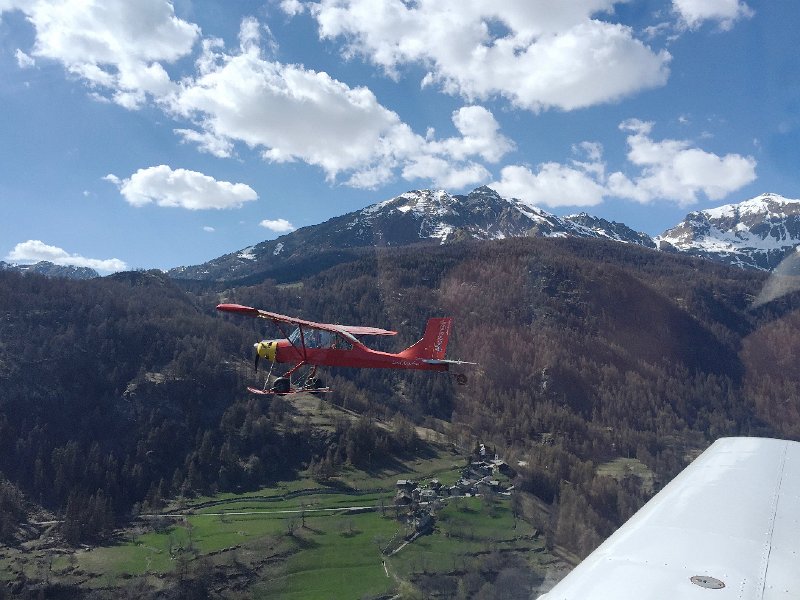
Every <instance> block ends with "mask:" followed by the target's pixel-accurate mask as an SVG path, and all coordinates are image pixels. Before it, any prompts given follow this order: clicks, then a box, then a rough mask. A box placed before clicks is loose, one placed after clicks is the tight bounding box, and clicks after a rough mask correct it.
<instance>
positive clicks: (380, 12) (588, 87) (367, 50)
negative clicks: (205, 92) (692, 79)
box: [284, 0, 671, 111]
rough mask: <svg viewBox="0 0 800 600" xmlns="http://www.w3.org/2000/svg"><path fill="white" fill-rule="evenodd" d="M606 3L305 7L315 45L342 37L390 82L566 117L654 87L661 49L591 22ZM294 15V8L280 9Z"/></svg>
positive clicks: (664, 74) (440, 0)
mask: <svg viewBox="0 0 800 600" xmlns="http://www.w3.org/2000/svg"><path fill="white" fill-rule="evenodd" d="M614 4H616V2H615V0H570V1H568V2H566V1H564V2H548V1H544V0H536V1H531V0H496V1H494V2H464V1H463V0H420V1H418V2H406V1H404V0H320V1H319V2H311V3H307V5H306V6H307V7H308V8H309V10H310V12H311V14H312V15H313V16H314V17H315V18H316V20H317V23H318V25H319V35H320V37H321V38H328V39H331V38H342V39H344V40H345V43H346V49H345V55H346V56H352V55H363V56H365V57H366V58H368V59H369V60H370V61H372V62H373V63H374V64H376V65H378V66H380V67H382V68H383V69H384V70H385V72H386V73H387V74H389V75H390V76H393V77H397V76H398V72H399V69H400V67H402V66H405V65H409V64H418V65H422V66H424V67H425V68H427V69H429V71H428V74H427V75H426V76H425V78H424V79H423V84H425V85H427V84H436V85H440V86H441V87H442V88H443V89H444V90H445V91H447V92H449V93H453V94H458V95H461V96H463V97H465V98H467V99H469V100H473V99H486V98H489V97H495V96H499V97H504V98H506V99H508V100H509V101H511V102H512V103H513V104H514V105H516V106H518V107H521V108H525V109H530V110H534V111H538V110H542V109H547V108H560V109H564V110H572V109H576V108H581V107H586V106H592V105H595V104H599V103H604V102H609V101H613V100H616V99H618V98H621V97H624V96H628V95H632V94H635V93H636V92H639V91H641V90H644V89H650V88H654V87H659V86H662V85H664V84H665V83H666V80H667V78H668V76H669V68H668V65H669V62H670V60H671V57H670V55H669V53H668V52H666V51H660V52H655V51H653V50H652V49H650V48H649V47H648V46H647V45H645V44H644V43H643V42H642V41H641V40H639V39H637V38H636V37H635V34H634V31H633V30H632V29H631V28H629V27H627V26H624V25H621V24H616V23H611V22H609V21H607V20H600V19H597V18H594V17H596V16H597V15H598V14H600V13H609V14H610V13H611V11H612V10H613V7H614ZM284 9H285V11H286V13H287V14H290V15H292V14H296V13H297V12H299V11H298V10H297V6H296V2H292V3H287V4H286V6H285V8H284Z"/></svg>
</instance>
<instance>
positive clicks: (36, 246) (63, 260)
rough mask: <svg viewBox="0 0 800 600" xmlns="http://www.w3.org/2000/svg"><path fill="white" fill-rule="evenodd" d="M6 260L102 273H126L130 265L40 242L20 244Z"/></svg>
mask: <svg viewBox="0 0 800 600" xmlns="http://www.w3.org/2000/svg"><path fill="white" fill-rule="evenodd" d="M6 260H9V261H11V262H15V263H22V264H32V263H37V262H40V261H48V262H51V263H53V264H55V265H62V266H74V267H89V268H91V269H95V270H96V271H99V272H102V273H111V272H115V271H125V270H127V269H128V265H127V264H125V262H124V261H122V260H120V259H118V258H108V259H97V258H86V257H84V256H80V255H79V254H70V253H69V252H67V251H66V250H63V249H62V248H58V247H57V246H50V245H48V244H45V243H44V242H42V241H40V240H28V241H27V242H20V243H19V244H17V245H16V246H14V248H13V250H11V252H9V253H8V256H6Z"/></svg>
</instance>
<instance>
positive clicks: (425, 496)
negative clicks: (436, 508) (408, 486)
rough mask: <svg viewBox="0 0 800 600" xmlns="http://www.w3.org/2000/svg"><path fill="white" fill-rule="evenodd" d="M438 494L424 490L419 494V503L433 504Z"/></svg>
mask: <svg viewBox="0 0 800 600" xmlns="http://www.w3.org/2000/svg"><path fill="white" fill-rule="evenodd" d="M436 498H437V494H436V492H435V491H433V490H422V491H421V492H420V493H419V501H420V502H433V501H434V500H436Z"/></svg>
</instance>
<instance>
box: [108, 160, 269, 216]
mask: <svg viewBox="0 0 800 600" xmlns="http://www.w3.org/2000/svg"><path fill="white" fill-rule="evenodd" d="M104 179H105V180H106V181H110V182H111V183H113V184H115V185H116V186H117V187H118V188H119V191H120V193H121V194H122V196H123V197H124V198H125V200H126V201H127V202H128V203H129V204H131V205H133V206H145V205H147V204H150V203H155V204H157V205H158V206H171V207H179V208H186V209H189V210H205V209H225V208H239V207H241V206H242V205H243V204H244V203H245V202H251V201H253V200H256V199H258V194H256V192H255V190H253V188H251V187H250V186H249V185H246V184H244V183H230V182H228V181H217V180H216V179H214V178H213V177H210V176H208V175H204V174H203V173H198V172H197V171H189V170H187V169H174V170H173V169H172V168H170V167H168V166H167V165H158V166H155V167H148V168H146V169H139V170H138V171H136V173H134V174H133V175H131V176H130V177H129V178H127V179H120V178H119V177H117V176H116V175H113V174H109V175H106V176H105V177H104Z"/></svg>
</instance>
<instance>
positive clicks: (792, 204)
mask: <svg viewBox="0 0 800 600" xmlns="http://www.w3.org/2000/svg"><path fill="white" fill-rule="evenodd" d="M509 237H549V238H552V237H576V238H598V239H606V240H610V241H614V242H620V243H626V244H634V245H639V246H642V247H645V248H650V249H652V250H660V251H664V252H671V253H678V254H685V255H689V256H699V257H702V258H705V259H709V260H713V261H716V262H721V263H724V264H729V265H733V266H737V267H741V268H750V269H758V270H764V271H771V270H772V269H774V268H775V267H776V266H777V265H778V264H779V263H780V262H781V260H783V259H784V258H785V257H786V256H787V254H789V253H790V252H791V251H792V250H793V249H794V248H795V247H796V246H797V245H798V244H800V200H793V199H789V198H784V197H783V196H780V195H779V194H775V193H765V194H761V195H759V196H756V197H755V198H751V199H749V200H745V201H743V202H740V203H737V204H726V205H723V206H720V207H716V208H710V209H704V210H700V211H693V212H690V213H689V214H688V215H687V216H686V217H685V218H684V220H683V221H682V222H681V223H679V224H678V225H676V226H675V227H672V228H670V229H667V230H666V231H665V232H664V233H662V234H661V235H659V236H655V237H651V236H650V235H648V234H647V233H643V232H638V231H635V230H633V229H632V228H630V227H628V226H627V225H625V224H624V223H619V222H616V221H608V220H606V219H603V218H600V217H596V216H592V215H589V214H587V213H585V212H581V213H578V214H573V215H568V216H564V217H559V216H557V215H555V214H552V213H549V212H547V211H545V210H543V209H541V208H538V207H535V206H530V205H528V204H526V203H524V202H522V201H520V200H517V199H514V198H504V197H501V196H500V195H499V194H498V193H497V192H496V191H494V190H493V189H491V188H489V187H487V186H482V187H479V188H476V189H474V190H473V191H471V192H470V193H469V194H466V195H451V194H449V193H448V192H446V191H444V190H412V191H408V192H405V193H403V194H400V195H399V196H395V197H394V198H389V199H388V200H383V201H381V202H378V203H375V204H372V205H370V206H367V207H366V208H363V209H360V210H356V211H352V212H349V213H346V214H343V215H339V216H337V217H333V218H331V219H328V220H327V221H325V222H323V223H319V224H317V225H309V226H306V227H302V228H300V229H297V230H295V231H293V232H291V233H288V234H285V235H283V236H281V237H279V238H277V239H274V240H267V241H264V242H261V243H259V244H255V245H253V246H249V247H247V248H244V249H242V250H239V251H237V252H232V253H229V254H226V255H223V256H220V257H218V258H215V259H212V260H210V261H207V262H205V263H202V264H200V265H194V266H185V267H177V268H175V269H172V270H170V271H169V272H168V273H169V275H170V276H171V277H173V278H175V279H184V280H201V281H215V282H246V281H249V282H254V281H257V280H259V279H260V280H263V279H265V278H273V279H276V280H277V281H289V280H292V279H293V278H294V279H296V278H297V276H298V275H300V276H302V275H306V274H309V273H310V272H315V271H318V270H319V268H323V267H324V268H327V267H330V266H332V265H334V264H337V263H339V262H342V261H346V260H349V259H351V258H353V257H354V256H357V255H358V254H359V253H360V252H362V251H365V250H366V249H371V248H376V247H377V248H380V247H399V246H408V245H414V244H429V245H434V244H435V245H439V244H448V243H454V242H458V241H462V240H466V239H478V240H493V239H504V238H509ZM316 263H318V264H316ZM320 265H321V266H320Z"/></svg>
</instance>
